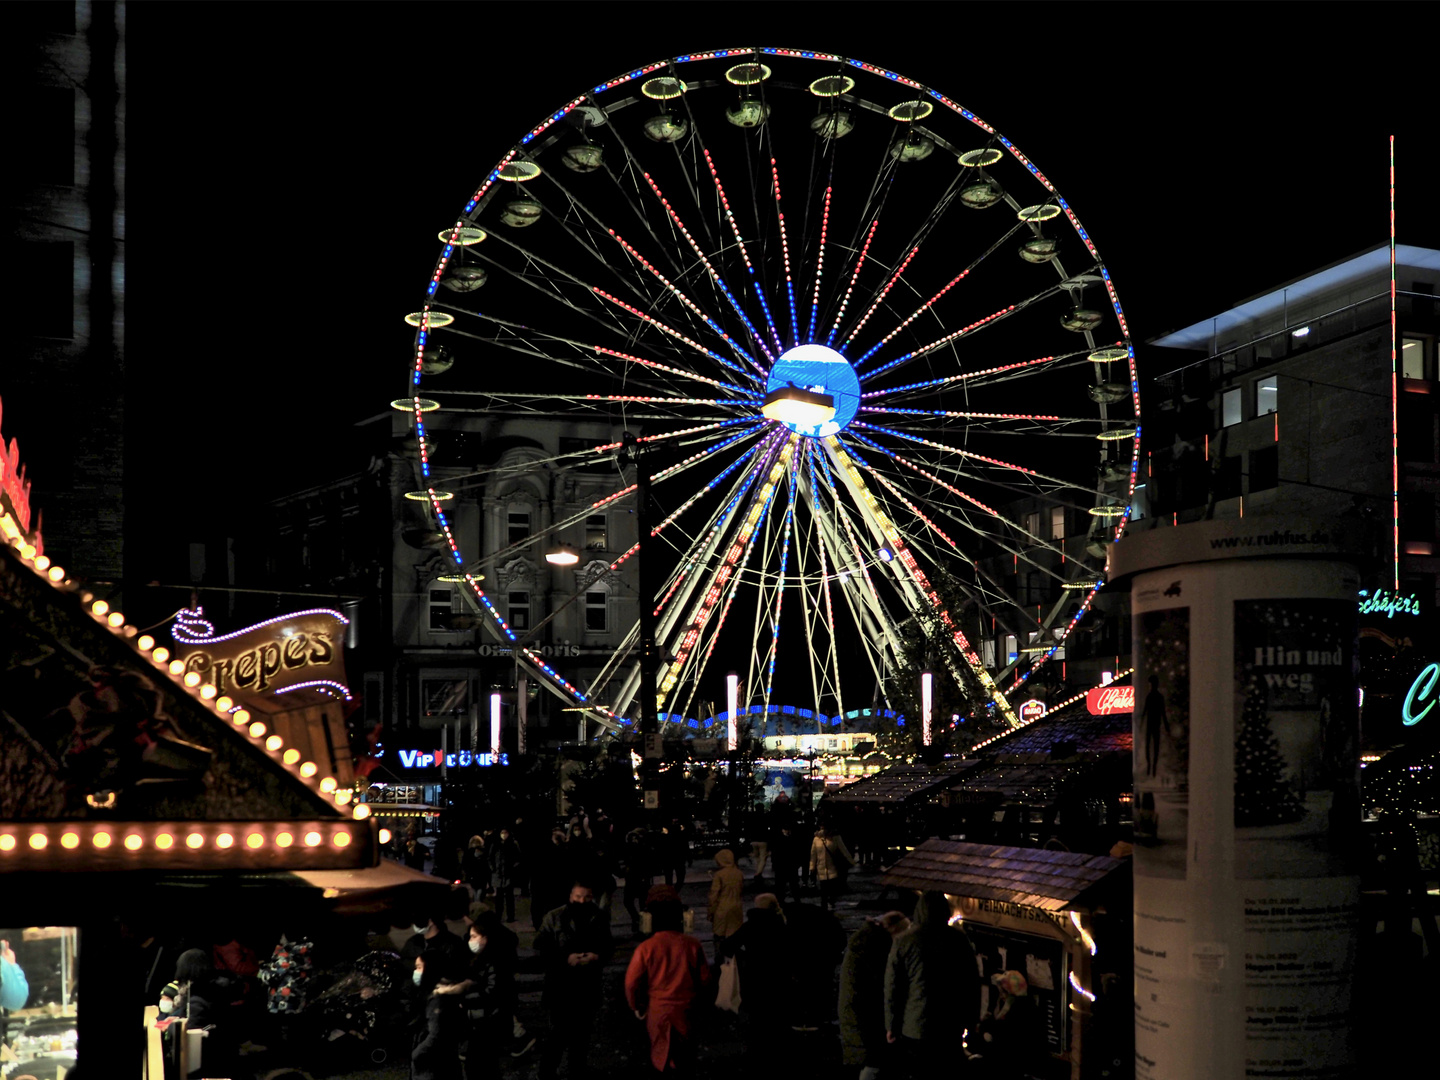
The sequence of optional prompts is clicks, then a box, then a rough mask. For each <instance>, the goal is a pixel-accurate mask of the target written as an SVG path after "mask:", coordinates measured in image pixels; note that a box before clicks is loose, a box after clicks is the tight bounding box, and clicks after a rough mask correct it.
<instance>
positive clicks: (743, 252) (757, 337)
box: [692, 149, 785, 364]
mask: <svg viewBox="0 0 1440 1080" xmlns="http://www.w3.org/2000/svg"><path fill="white" fill-rule="evenodd" d="M704 155H705V165H706V167H707V168H708V169H709V170H710V177H711V179H712V180H713V181H714V183H715V193H716V195H718V196H719V197H720V205H721V207H722V208H723V210H724V214H725V220H726V221H727V222H729V224H730V231H731V234H732V235H733V236H734V237H735V246H736V248H737V249H738V250H739V252H740V258H741V260H742V261H743V262H744V263H745V270H746V272H747V273H748V274H749V276H750V284H751V287H752V288H753V289H754V292H755V298H756V299H757V300H759V301H760V308H761V310H762V311H763V312H764V313H765V325H766V327H767V328H768V329H769V330H770V338H771V341H773V342H774V344H775V352H777V353H779V352H784V351H785V346H784V345H782V344H781V343H780V332H779V331H778V330H777V329H776V327H775V318H774V316H772V315H771V314H770V305H769V303H767V302H766V300H765V293H766V290H765V288H764V286H763V283H762V282H761V281H760V279H759V276H758V275H757V274H756V272H755V264H754V263H753V262H752V261H751V259H750V252H749V249H748V248H746V246H745V238H744V237H743V236H741V235H740V222H739V221H738V220H737V219H736V217H735V214H734V211H732V210H731V209H730V200H729V198H728V197H727V196H726V194H725V185H724V184H723V183H721V181H720V171H719V169H717V168H716V166H715V159H714V157H713V156H712V155H711V153H710V151H709V150H708V149H707V150H705V151H704ZM757 206H758V204H757ZM756 218H757V220H758V218H759V211H758V209H757V211H756ZM692 246H693V245H692ZM697 254H698V252H697ZM707 269H708V267H707ZM712 275H713V271H712ZM721 288H722V289H724V286H723V284H721ZM724 292H725V295H726V297H727V298H729V300H730V303H731V305H732V306H733V307H734V308H735V313H736V314H737V315H739V316H740V318H741V319H742V320H743V321H744V323H745V327H746V329H748V330H749V331H750V336H751V338H753V339H754V341H755V343H756V344H757V345H758V346H759V347H760V351H761V352H763V353H764V354H765V358H766V359H767V360H769V361H770V362H771V363H772V364H773V363H774V362H775V356H774V355H773V354H772V353H771V352H770V350H769V348H768V347H767V346H766V343H765V339H764V337H762V336H761V334H760V332H759V331H758V330H756V329H755V327H754V325H753V324H752V323H751V322H750V320H749V318H748V317H747V316H746V315H745V312H744V310H743V309H742V308H741V307H740V304H739V302H738V301H737V300H735V298H734V296H733V295H732V294H731V293H730V291H729V290H728V289H724Z"/></svg>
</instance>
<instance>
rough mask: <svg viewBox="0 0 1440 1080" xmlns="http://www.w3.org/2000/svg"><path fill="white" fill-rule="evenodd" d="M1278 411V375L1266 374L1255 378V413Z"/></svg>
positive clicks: (1257, 414) (1261, 414)
mask: <svg viewBox="0 0 1440 1080" xmlns="http://www.w3.org/2000/svg"><path fill="white" fill-rule="evenodd" d="M1279 411H1280V376H1279V375H1266V376H1265V377H1264V378H1263V379H1257V380H1255V415H1256V416H1264V415H1265V414H1266V413H1273V412H1279Z"/></svg>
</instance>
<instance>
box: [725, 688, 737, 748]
mask: <svg viewBox="0 0 1440 1080" xmlns="http://www.w3.org/2000/svg"><path fill="white" fill-rule="evenodd" d="M738 708H740V676H739V675H737V674H735V672H733V671H732V672H730V674H728V675H726V676H725V711H726V712H727V713H729V714H730V720H729V722H728V724H727V725H726V732H725V745H726V746H728V747H729V748H730V750H731V751H732V752H733V751H735V750H738V749H740V718H739V717H738V716H736V715H735V711H736V710H737V709H738Z"/></svg>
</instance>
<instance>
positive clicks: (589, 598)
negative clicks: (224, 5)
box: [585, 589, 610, 632]
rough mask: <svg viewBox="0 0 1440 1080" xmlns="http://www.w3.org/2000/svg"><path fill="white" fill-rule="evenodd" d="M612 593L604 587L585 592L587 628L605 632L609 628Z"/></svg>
mask: <svg viewBox="0 0 1440 1080" xmlns="http://www.w3.org/2000/svg"><path fill="white" fill-rule="evenodd" d="M609 600H610V594H609V593H607V592H605V591H604V590H603V589H592V590H590V591H589V592H587V593H586V594H585V629H586V630H590V631H595V632H604V631H605V630H608V629H609V625H608V619H607V614H608V611H607V609H608V607H609Z"/></svg>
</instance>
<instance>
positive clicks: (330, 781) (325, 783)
mask: <svg viewBox="0 0 1440 1080" xmlns="http://www.w3.org/2000/svg"><path fill="white" fill-rule="evenodd" d="M320 790H321V791H323V792H325V794H327V795H328V794H330V792H332V791H334V790H335V778H334V777H333V776H327V777H325V779H324V780H321V781H320Z"/></svg>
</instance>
